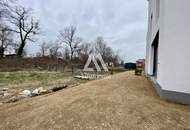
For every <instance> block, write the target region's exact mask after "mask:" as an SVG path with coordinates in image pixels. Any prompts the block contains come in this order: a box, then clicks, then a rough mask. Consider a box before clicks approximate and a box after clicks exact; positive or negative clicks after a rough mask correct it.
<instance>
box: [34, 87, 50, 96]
mask: <svg viewBox="0 0 190 130" xmlns="http://www.w3.org/2000/svg"><path fill="white" fill-rule="evenodd" d="M45 93H47V90H45V89H43V87H40V88H36V89H35V90H34V91H32V96H37V95H41V94H45Z"/></svg>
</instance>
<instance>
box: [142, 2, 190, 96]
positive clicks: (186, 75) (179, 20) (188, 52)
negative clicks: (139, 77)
mask: <svg viewBox="0 0 190 130" xmlns="http://www.w3.org/2000/svg"><path fill="white" fill-rule="evenodd" d="M154 3H155V0H150V3H149V5H150V6H151V7H152V8H155V6H154V5H151V4H154ZM189 5H190V0H172V1H171V0H160V17H159V23H158V24H156V23H153V24H154V25H155V26H156V27H153V28H152V31H149V32H148V36H147V42H148V43H147V61H146V62H147V66H146V67H147V68H146V72H147V73H148V74H151V70H152V67H151V58H152V57H151V51H150V50H151V43H152V40H153V39H154V35H155V32H157V28H159V32H160V38H159V47H158V74H157V82H158V83H159V84H160V85H161V87H162V89H165V90H170V91H177V92H184V93H190V69H189V68H190V58H189V57H190V14H189V13H190V8H189ZM151 7H150V8H151ZM152 10H154V9H152ZM149 11H150V10H149ZM149 29H150V27H149ZM150 33H151V34H150Z"/></svg>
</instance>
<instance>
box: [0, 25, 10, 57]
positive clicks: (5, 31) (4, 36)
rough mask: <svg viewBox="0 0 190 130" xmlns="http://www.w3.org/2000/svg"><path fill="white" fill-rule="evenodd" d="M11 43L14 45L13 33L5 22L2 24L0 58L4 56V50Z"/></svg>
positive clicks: (0, 29) (0, 28)
mask: <svg viewBox="0 0 190 130" xmlns="http://www.w3.org/2000/svg"><path fill="white" fill-rule="evenodd" d="M10 45H12V33H11V32H10V31H9V28H8V27H7V26H6V25H5V24H0V58H2V57H3V56H4V52H5V51H6V49H7V48H8V46H10Z"/></svg>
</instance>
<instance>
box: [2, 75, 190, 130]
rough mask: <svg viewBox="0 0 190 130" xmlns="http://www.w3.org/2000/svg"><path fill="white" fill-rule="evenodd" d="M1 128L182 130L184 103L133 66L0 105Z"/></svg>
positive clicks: (186, 123) (186, 114) (186, 120)
mask: <svg viewBox="0 0 190 130" xmlns="http://www.w3.org/2000/svg"><path fill="white" fill-rule="evenodd" d="M0 129H2V130H11V129H16V130H17V129H19V130H40V129H42V130H48V129H49V130H53V129H61V130H127V129H132V130H136V129H140V130H141V129H142V130H145V129H146V130H158V129H163V130H175V129H176V130H183V129H190V106H187V105H182V104H177V103H173V102H168V101H165V100H162V99H160V98H159V97H158V95H157V94H156V92H155V90H154V88H153V86H152V84H151V82H150V81H149V80H148V79H147V78H145V77H143V76H135V75H134V72H124V73H119V74H116V75H113V76H111V77H106V78H104V79H101V80H95V81H90V82H88V83H85V84H81V85H79V86H77V87H73V88H68V89H65V90H62V91H60V92H57V93H52V94H49V95H44V96H39V97H35V98H32V99H26V100H22V101H20V102H17V103H11V104H5V105H0Z"/></svg>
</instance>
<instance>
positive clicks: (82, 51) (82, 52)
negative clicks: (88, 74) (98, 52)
mask: <svg viewBox="0 0 190 130" xmlns="http://www.w3.org/2000/svg"><path fill="white" fill-rule="evenodd" d="M92 51H93V49H92V45H91V43H83V44H82V45H80V47H79V49H78V52H77V53H78V55H79V58H80V61H81V62H82V63H85V62H86V60H87V59H88V56H89V54H90V53H92Z"/></svg>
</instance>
